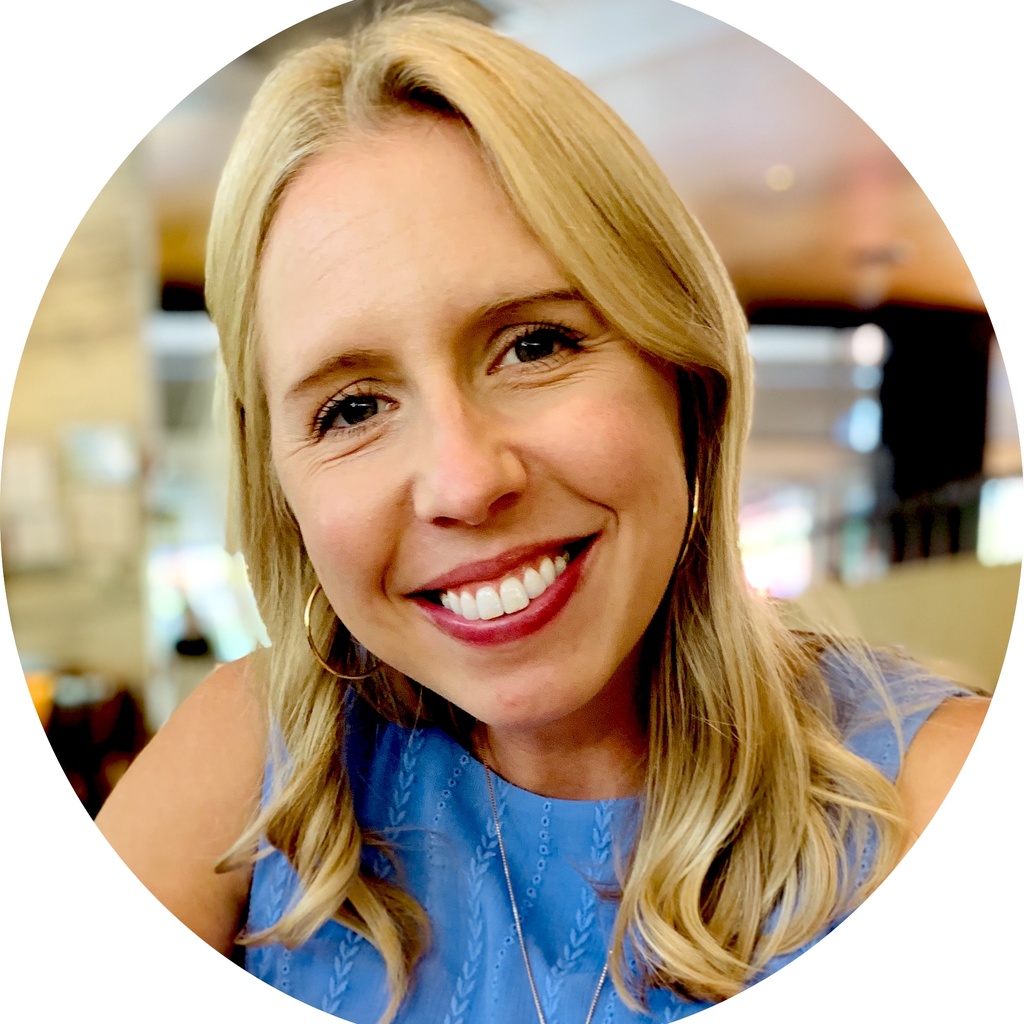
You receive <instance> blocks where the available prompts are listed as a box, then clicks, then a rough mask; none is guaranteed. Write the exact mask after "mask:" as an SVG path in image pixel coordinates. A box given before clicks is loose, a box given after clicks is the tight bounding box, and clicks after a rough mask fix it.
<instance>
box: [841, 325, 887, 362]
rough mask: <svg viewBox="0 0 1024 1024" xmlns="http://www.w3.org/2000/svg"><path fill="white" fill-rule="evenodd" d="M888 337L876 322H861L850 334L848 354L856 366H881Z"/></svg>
mask: <svg viewBox="0 0 1024 1024" xmlns="http://www.w3.org/2000/svg"><path fill="white" fill-rule="evenodd" d="M887 348H888V338H886V336H885V331H883V330H882V328H881V327H879V326H878V324H861V325H860V327H858V328H857V329H856V330H855V331H854V332H853V334H852V335H851V336H850V355H851V356H852V357H853V361H854V362H855V363H856V364H857V365H858V366H881V364H882V363H883V362H885V357H886V350H887Z"/></svg>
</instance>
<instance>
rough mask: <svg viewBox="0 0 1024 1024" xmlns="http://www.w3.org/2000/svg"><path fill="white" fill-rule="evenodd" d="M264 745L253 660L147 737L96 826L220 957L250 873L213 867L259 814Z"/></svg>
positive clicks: (199, 692)
mask: <svg viewBox="0 0 1024 1024" xmlns="http://www.w3.org/2000/svg"><path fill="white" fill-rule="evenodd" d="M266 737H267V727H266V722H265V717H264V714H263V711H262V708H261V705H260V701H259V700H258V698H257V696H256V693H255V688H254V685H253V678H252V666H251V663H250V662H249V659H242V660H241V661H237V662H232V663H231V664H228V665H223V666H221V667H220V668H218V669H217V670H216V671H214V672H213V673H212V674H211V675H210V676H209V677H208V678H207V679H206V680H204V681H203V682H202V683H201V684H200V685H199V686H198V687H197V688H196V690H195V691H194V692H193V693H192V694H191V695H190V696H189V697H188V698H187V699H186V700H185V701H184V702H183V703H182V705H181V707H179V708H178V710H177V711H175V713H174V714H173V715H172V716H171V718H170V719H169V720H168V722H167V724H166V725H165V726H164V727H163V728H162V729H161V730H160V731H159V732H158V733H157V734H156V736H154V737H153V739H152V740H151V741H150V743H149V744H148V745H147V746H146V748H145V749H144V750H143V751H142V753H141V754H139V756H138V757H137V758H136V759H135V761H134V762H133V764H132V766H131V767H130V768H129V770H128V771H127V772H126V773H125V776H124V778H123V779H121V781H120V782H119V783H118V784H117V786H116V787H115V788H114V791H113V793H111V795H110V797H109V799H108V800H107V802H106V804H105V805H104V806H103V809H102V810H101V811H100V813H99V815H98V817H97V819H96V824H97V825H98V827H99V829H100V831H101V832H102V833H103V834H104V836H105V837H106V838H107V840H108V842H109V843H110V844H111V846H113V847H114V849H115V850H116V851H117V853H118V854H119V855H120V857H121V858H122V860H124V862H125V863H126V864H127V865H128V867H129V868H131V869H132V871H133V872H134V873H135V874H136V875H137V876H138V877H139V879H140V880H141V881H142V882H143V883H144V884H145V886H146V887H147V888H148V889H149V890H150V891H151V892H152V893H153V895H154V896H156V897H157V899H159V900H160V901H161V902H162V903H163V904H164V905H165V906H166V907H167V908H168V909H169V910H170V911H171V912H172V913H173V914H174V915H175V916H176V917H178V918H179V919H180V920H181V921H183V922H184V923H185V924H186V925H188V927H189V928H191V929H192V930H193V931H194V932H195V933H196V934H197V935H199V936H200V937H201V938H203V939H205V940H206V941H207V942H208V943H210V945H212V946H214V947H216V948H217V949H219V950H221V952H223V953H225V954H226V953H228V952H230V950H231V948H232V946H233V944H234V939H235V935H236V934H237V931H238V927H239V922H240V916H241V913H242V909H243V907H244V905H245V901H246V898H247V896H248V890H249V884H250V881H251V872H249V871H248V870H245V869H240V870H237V871H233V872H229V873H227V874H217V873H216V872H215V870H214V868H215V866H216V864H217V862H218V861H219V860H220V859H221V857H222V856H223V855H224V853H225V852H226V851H227V849H228V848H229V847H230V846H231V844H232V843H234V842H235V840H237V839H238V837H239V835H240V834H241V832H242V831H243V829H244V828H245V826H246V825H247V824H248V822H249V821H250V820H251V817H252V815H253V814H254V812H255V811H256V810H257V808H258V806H259V798H260V790H261V784H262V778H263V766H264V762H265V757H266Z"/></svg>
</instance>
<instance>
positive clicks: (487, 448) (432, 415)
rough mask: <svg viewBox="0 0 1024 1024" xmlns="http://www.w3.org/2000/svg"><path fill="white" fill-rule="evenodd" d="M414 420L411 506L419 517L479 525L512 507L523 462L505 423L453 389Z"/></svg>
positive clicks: (519, 488)
mask: <svg viewBox="0 0 1024 1024" xmlns="http://www.w3.org/2000/svg"><path fill="white" fill-rule="evenodd" d="M425 419H426V422H421V423H420V424H418V427H419V433H420V443H419V444H418V445H417V446H416V466H415V478H414V483H413V507H414V510H415V513H416V516H417V517H418V518H419V519H420V520H421V521H423V522H430V523H434V524H436V525H439V526H451V525H456V524H459V523H462V524H465V525H469V526H481V525H483V524H484V523H486V522H487V520H488V519H490V518H491V517H492V516H494V515H496V514H497V513H499V512H500V511H502V510H504V509H506V508H509V507H511V506H512V505H514V504H515V502H516V501H517V500H518V498H519V496H520V494H521V493H522V491H523V488H524V487H525V485H526V467H525V465H524V463H523V460H522V457H521V455H520V453H519V452H518V451H517V450H516V446H515V445H514V444H513V443H512V436H511V430H510V427H509V425H508V424H506V423H503V422H502V420H501V419H500V418H498V417H495V416H494V415H489V414H488V412H487V411H485V410H482V409H478V408H476V407H475V406H474V405H473V404H471V403H470V402H469V401H467V400H466V398H465V397H464V396H463V395H461V394H459V393H458V392H457V391H456V390H455V389H452V390H451V391H450V392H449V393H448V394H446V395H445V396H444V398H443V399H440V400H438V401H436V402H435V403H433V407H432V408H431V409H430V410H429V411H428V412H427V413H426V416H425Z"/></svg>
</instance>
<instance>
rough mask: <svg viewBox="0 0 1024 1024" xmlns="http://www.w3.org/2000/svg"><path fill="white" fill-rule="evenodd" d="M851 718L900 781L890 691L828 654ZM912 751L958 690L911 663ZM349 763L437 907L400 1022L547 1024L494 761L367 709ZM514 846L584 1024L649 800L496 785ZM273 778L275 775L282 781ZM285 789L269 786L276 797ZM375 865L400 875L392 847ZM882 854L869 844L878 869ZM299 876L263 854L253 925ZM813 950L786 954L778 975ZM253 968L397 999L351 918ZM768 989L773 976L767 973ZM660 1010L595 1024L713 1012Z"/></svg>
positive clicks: (521, 879) (613, 1013) (364, 1012)
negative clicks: (621, 876)
mask: <svg viewBox="0 0 1024 1024" xmlns="http://www.w3.org/2000/svg"><path fill="white" fill-rule="evenodd" d="M825 667H826V675H827V677H828V679H829V683H830V686H831V688H832V691H833V696H834V700H835V706H836V715H837V724H838V725H839V728H840V730H841V732H842V734H843V736H844V737H845V742H846V744H847V746H848V747H849V748H850V749H851V750H853V751H854V752H855V753H856V754H858V755H859V756H861V757H863V758H865V759H866V760H867V761H870V762H871V763H872V764H874V765H875V766H876V767H878V768H879V769H880V770H881V771H882V772H883V773H884V774H885V775H886V776H887V777H888V778H889V779H890V780H893V779H895V777H896V773H897V771H898V769H899V749H900V746H899V739H898V737H897V733H896V731H895V729H894V728H893V725H892V723H891V721H890V720H889V718H888V716H887V714H886V712H885V710H884V708H883V707H882V704H883V702H882V701H880V699H879V698H878V696H877V693H876V692H875V691H874V690H873V689H872V688H870V687H869V686H868V684H867V683H866V682H865V681H864V680H863V679H862V678H861V677H860V675H859V673H857V672H856V671H854V670H852V669H851V668H850V667H849V666H848V665H847V664H844V663H843V662H841V661H840V660H839V659H838V658H829V657H828V656H826V659H825ZM888 688H889V693H890V696H891V697H892V700H893V702H894V704H895V706H896V708H897V711H898V713H899V719H900V732H901V733H902V743H903V746H904V748H905V747H906V746H907V745H909V743H910V742H911V740H912V739H913V738H914V735H915V734H916V732H917V730H918V729H919V728H920V726H921V725H922V723H923V722H924V721H925V719H926V718H927V717H928V716H929V715H930V714H931V712H932V711H933V710H934V709H935V708H936V707H937V706H938V705H939V704H940V703H941V702H942V701H943V700H944V699H946V698H947V697H950V696H953V695H955V694H957V693H962V692H963V691H958V690H957V689H956V688H955V687H953V686H952V685H951V684H949V683H946V682H944V681H941V680H936V679H931V678H927V677H922V675H921V674H920V672H919V670H918V671H917V672H916V673H913V674H912V673H910V672H908V671H907V670H904V671H903V672H901V673H898V674H895V675H893V676H892V677H891V678H890V679H889V680H888ZM347 726H348V739H347V742H346V750H345V758H346V762H347V768H348V771H349V774H350V778H351V781H352V787H353V792H354V797H355V805H356V815H357V818H358V820H359V822H360V824H361V825H362V826H363V827H364V828H370V829H373V830H376V831H377V832H380V833H382V834H383V835H384V836H385V837H386V838H387V839H388V840H389V841H390V842H391V843H392V844H393V846H394V849H395V851H396V853H397V855H398V858H397V859H398V864H399V868H398V871H399V872H400V874H399V875H398V880H399V881H400V882H401V883H402V884H403V886H404V887H405V888H406V890H407V891H409V892H411V893H412V894H413V895H414V896H415V897H416V898H417V899H418V900H419V902H420V904H421V905H422V906H423V907H424V909H425V910H426V912H427V914H428V916H429V919H430V922H431V941H430V946H429V949H428V951H427V954H426V955H425V957H424V958H423V959H422V960H421V961H420V963H419V964H418V965H417V967H416V969H415V973H414V976H413V984H412V987H411V989H410V991H409V994H408V995H407V996H406V999H405V1001H404V1002H403V1003H402V1005H401V1008H400V1009H399V1012H398V1016H397V1018H396V1024H507V1022H508V1021H516V1022H529V1021H536V1018H537V1013H536V1009H535V1008H534V1004H533V997H532V995H531V993H530V989H529V985H528V982H527V976H526V971H525V969H524V965H523V962H522V953H521V950H520V947H519V940H518V938H517V935H516V931H515V926H514V922H513V918H512V912H511V907H510V903H509V897H508V889H507V886H506V881H505V876H504V872H503V868H502V863H501V858H500V855H499V852H498V842H497V836H496V833H495V828H494V821H493V815H492V812H491V803H490V798H489V795H488V791H487V783H486V780H485V777H484V769H483V766H482V765H481V764H480V763H479V762H478V761H477V760H475V759H474V758H473V757H472V756H471V755H470V754H469V753H468V752H467V751H466V750H464V749H463V748H462V747H460V746H459V745H458V744H457V743H456V742H455V741H454V740H453V739H452V738H451V737H450V736H448V735H447V734H446V733H444V732H443V731H441V730H439V729H436V728H417V729H415V730H409V729H405V728H402V727H400V726H397V725H394V724H392V723H389V722H385V721H383V720H382V719H380V718H379V717H377V716H376V715H374V714H373V713H372V712H371V711H370V710H369V709H368V708H367V707H366V706H365V705H363V704H362V703H361V702H360V701H353V702H352V704H351V705H350V715H349V719H348V721H347ZM493 781H494V789H495V796H496V799H497V804H498V814H499V817H500V819H501V826H502V837H503V839H504V841H505V848H506V852H507V855H508V860H509V867H510V871H511V875H512V885H513V889H514V891H515V895H516V903H517V905H518V907H519V912H520V916H521V919H522V927H523V934H524V937H525V941H526V945H527V950H528V953H529V957H530V963H531V965H532V968H533V974H534V977H535V979H536V982H537V988H538V993H539V996H540V1001H541V1005H542V1007H543V1009H544V1014H545V1017H546V1018H547V1021H548V1024H583V1021H584V1020H585V1018H586V1015H587V1010H588V1009H589V1007H590V1003H591V1000H592V998H593V996H594V990H595V988H596V986H597V983H598V979H599V977H600V974H601V968H602V966H603V964H604V962H605V957H606V952H607V950H608V948H609V944H610V943H609V937H610V935H611V930H612V922H613V920H614V916H615V910H616V907H615V903H614V901H613V900H612V899H611V898H609V897H608V896H607V895H605V894H604V893H607V890H606V889H603V888H602V883H605V884H606V885H608V886H611V887H612V889H613V890H614V886H615V882H616V875H615V867H616V863H617V862H620V861H621V859H622V857H623V856H624V855H625V854H626V853H627V852H628V850H629V843H630V838H631V836H632V835H633V832H634V829H635V826H636V823H637V816H638V813H639V801H638V800H637V799H635V798H625V799H617V800H600V801H586V800H580V801H575V800H556V799H550V798H547V797H543V796H537V795H536V794H534V793H530V792H527V791H526V790H522V789H518V788H517V787H515V786H513V785H511V784H509V783H507V782H505V781H504V780H503V779H500V778H498V777H496V776H494V777H493ZM268 782H269V779H268ZM268 792H269V790H268V789H267V790H265V793H264V798H266V795H267V793H268ZM367 856H368V857H369V858H370V859H369V862H368V865H367V866H368V867H369V868H370V869H371V870H373V871H376V872H377V873H379V874H382V875H387V876H388V877H395V869H394V868H393V866H392V865H391V863H390V862H389V861H387V860H386V859H385V858H384V857H383V856H381V855H379V854H378V853H376V852H371V853H369V854H368V855H367ZM873 856H874V849H873V843H872V842H871V841H870V840H869V845H868V848H867V849H866V850H865V853H864V858H863V862H862V864H861V868H860V869H861V873H862V875H863V874H864V873H865V872H866V871H867V870H868V868H869V867H870V864H871V861H872V858H873ZM297 889H298V883H297V878H296V876H295V873H294V872H293V871H292V869H291V867H290V865H289V864H288V862H287V860H286V858H285V857H284V856H283V855H282V854H280V853H279V852H278V851H276V850H275V851H273V852H272V853H271V854H270V855H269V856H266V857H265V858H263V859H262V860H260V861H258V862H257V863H256V866H255V871H254V875H253V882H252V889H251V896H250V905H249V916H248V923H247V930H248V931H249V932H255V931H258V930H260V929H263V928H267V927H269V926H270V925H272V924H274V923H275V922H276V921H277V920H278V918H279V917H280V916H281V914H282V912H283V911H284V910H285V909H286V908H287V907H288V906H289V905H290V903H291V902H293V901H294V900H295V899H296V898H297ZM838 923H839V922H838V920H837V921H835V922H834V923H833V924H832V925H831V926H830V927H829V928H827V929H826V930H825V931H824V932H823V933H822V935H819V936H817V937H816V938H815V939H814V941H813V942H811V943H808V945H807V946H805V947H804V948H803V949H799V950H797V951H795V952H793V953H789V954H786V955H785V956H780V957H776V958H775V959H774V960H772V961H771V962H770V963H769V964H768V966H767V968H766V969H765V971H764V973H763V974H762V975H761V977H763V976H764V975H767V974H770V973H772V972H773V971H775V970H778V968H779V967H781V966H783V965H784V964H786V963H789V962H790V961H791V960H793V959H795V958H796V957H797V956H799V955H800V953H802V952H803V951H804V949H806V948H808V947H809V946H811V945H813V944H814V942H817V941H819V940H820V939H821V938H822V937H823V935H825V934H827V932H828V931H831V930H832V928H834V927H835V925H836V924H838ZM245 966H246V970H248V971H249V972H251V973H252V974H254V975H256V976H257V977H258V978H261V979H262V980H263V981H266V982H267V983H269V984H271V985H273V986H274V987H275V988H278V989H281V990H282V991H283V992H286V993H288V994H290V995H292V996H295V997H296V998H297V999H301V1000H303V1001H304V1002H306V1003H309V1004H311V1005H313V1006H315V1007H317V1008H319V1009H321V1010H325V1011H326V1012H327V1013H330V1014H333V1015H334V1016H336V1017H340V1018H342V1019H344V1020H347V1021H351V1022H353V1024H375V1022H376V1021H377V1020H378V1018H379V1017H380V1015H381V1014H382V1012H383V1011H384V1008H385V1006H386V1005H387V1001H388V992H387V985H386V981H385V975H384V967H383V961H382V960H381V958H380V956H379V955H378V953H377V952H376V950H375V949H374V948H373V947H372V946H371V945H370V944H369V943H368V942H366V941H365V940H364V939H362V938H360V937H359V936H358V935H356V934H355V933H354V932H352V931H350V930H349V929H347V928H345V927H343V926H342V925H340V924H338V923H337V922H335V921H329V922H327V923H326V924H325V925H323V926H322V927H321V928H320V929H319V930H318V931H317V932H316V933H315V934H314V935H313V936H312V937H311V938H310V939H309V940H308V941H307V942H305V943H304V944H303V945H302V946H300V947H299V948H297V949H294V950H288V949H286V948H285V947H284V946H281V945H279V944H273V945H268V946H255V947H250V948H248V949H247V951H246V961H245ZM755 980H758V979H755ZM648 1002H649V1005H648V1013H646V1014H644V1013H639V1014H638V1013H636V1012H635V1011H633V1010H630V1009H629V1008H628V1007H627V1006H625V1005H624V1004H623V1002H622V1001H621V999H620V998H619V995H618V993H617V992H616V990H615V987H614V985H613V984H612V983H611V981H610V980H608V981H606V982H605V984H604V986H603V987H602V989H601V992H600V997H599V1000H598V1003H597V1007H596V1012H595V1013H594V1017H593V1024H651V1022H657V1024H666V1022H670V1021H676V1020H679V1019H681V1018H683V1017H687V1016H689V1015H690V1014H693V1013H696V1012H698V1011H699V1010H702V1009H705V1008H706V1007H708V1006H709V1005H711V1004H710V1003H706V1002H696V1001H687V1000H686V999H684V998H682V997H679V996H677V995H675V994H673V993H671V992H667V991H664V990H656V991H652V992H651V993H650V994H649V1000H648Z"/></svg>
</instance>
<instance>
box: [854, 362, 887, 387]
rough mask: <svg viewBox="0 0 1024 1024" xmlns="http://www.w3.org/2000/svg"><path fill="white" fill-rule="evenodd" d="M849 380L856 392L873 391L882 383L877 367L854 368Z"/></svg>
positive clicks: (880, 373) (880, 372)
mask: <svg viewBox="0 0 1024 1024" xmlns="http://www.w3.org/2000/svg"><path fill="white" fill-rule="evenodd" d="M850 379H851V380H852V381H853V386H854V387H855V388H857V390H858V391H874V390H875V389H876V388H877V387H878V386H879V384H881V383H882V371H881V370H880V369H879V368H878V367H877V366H855V367H854V368H853V373H851V374H850Z"/></svg>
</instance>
